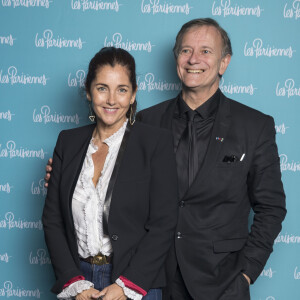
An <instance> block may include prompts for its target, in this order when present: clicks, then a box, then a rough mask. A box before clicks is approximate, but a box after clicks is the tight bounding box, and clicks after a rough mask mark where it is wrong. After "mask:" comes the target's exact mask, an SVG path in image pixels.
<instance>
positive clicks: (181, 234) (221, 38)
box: [137, 19, 286, 300]
mask: <svg viewBox="0 0 300 300" xmlns="http://www.w3.org/2000/svg"><path fill="white" fill-rule="evenodd" d="M173 51H174V55H175V58H176V62H177V73H178V76H179V78H180V80H181V81H182V92H181V93H180V94H179V95H178V96H177V97H176V98H174V99H171V100H168V101H165V102H162V103H160V104H158V105H155V106H153V107H150V108H148V109H145V110H143V111H141V112H140V113H139V114H138V116H137V119H138V120H140V121H142V122H145V123H149V124H151V125H155V126H160V127H164V128H168V129H170V130H171V131H172V132H173V135H174V150H175V152H176V159H177V169H178V179H179V186H178V192H179V197H180V202H179V217H178V224H177V232H176V238H175V243H174V248H173V249H172V250H171V253H170V255H169V259H168V262H167V264H168V270H169V274H168V287H167V289H166V291H165V295H164V299H172V300H182V299H184V300H189V299H195V300H246V299H250V293H249V284H250V283H253V282H254V281H255V280H256V278H257V277H258V276H259V274H260V273H261V271H262V270H263V267H264V265H265V264H266V261H267V259H268V257H269V255H270V253H271V252H272V246H273V242H274V239H275V238H276V236H277V235H278V233H279V232H280V230H281V223H282V221H283V219H284V217H285V214H286V209H285V195H284V191H283V186H282V182H281V174H280V167H279V158H278V152H277V146H276V143H275V130H274V121H273V119H272V118H271V117H270V116H267V115H264V114H262V113H260V112H258V111H256V110H254V109H251V108H249V107H247V106H245V105H242V104H240V103H237V102H235V101H233V100H230V99H228V98H226V97H225V96H224V95H223V94H222V92H221V91H220V90H219V81H220V78H221V76H222V75H223V74H224V72H225V71H226V68H227V66H228V65H229V62H230V59H231V56H232V50H231V43H230V39H229V37H228V35H227V33H226V32H225V31H224V30H223V29H222V28H221V27H220V26H219V24H218V23H217V22H216V21H214V20H212V19H195V20H192V21H190V22H188V23H186V24H184V25H183V26H182V28H181V30H180V31H179V33H178V35H177V37H176V43H175V46H174V49H173ZM250 208H252V209H253V211H254V219H253V224H252V226H251V229H250V232H249V230H248V217H249V213H250Z"/></svg>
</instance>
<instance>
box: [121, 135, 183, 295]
mask: <svg viewBox="0 0 300 300" xmlns="http://www.w3.org/2000/svg"><path fill="white" fill-rule="evenodd" d="M161 132H162V134H161V135H160V137H159V140H158V142H157V145H156V148H155V151H154V153H153V155H152V159H151V179H150V187H149V193H150V194H149V206H150V211H149V217H148V220H147V222H146V224H145V228H146V230H147V233H146V234H145V235H144V237H143V238H142V240H141V241H140V243H139V245H138V247H137V250H136V252H135V254H134V255H133V257H132V259H131V261H130V263H129V265H128V267H127V268H126V269H125V271H124V272H123V274H122V275H123V276H124V277H126V278H127V279H129V280H130V281H131V282H133V283H135V284H136V285H138V286H139V287H141V288H143V289H144V290H146V291H148V290H149V289H150V288H151V287H152V283H153V281H154V279H155V278H156V276H157V274H158V272H161V270H162V269H163V267H164V263H165V260H166V257H167V254H168V251H169V249H170V246H171V243H172V241H173V240H174V231H175V227H176V223H177V212H178V211H177V205H178V200H177V197H178V192H177V170H176V163H175V155H174V152H173V137H172V134H171V133H170V132H168V131H166V130H163V131H161Z"/></svg>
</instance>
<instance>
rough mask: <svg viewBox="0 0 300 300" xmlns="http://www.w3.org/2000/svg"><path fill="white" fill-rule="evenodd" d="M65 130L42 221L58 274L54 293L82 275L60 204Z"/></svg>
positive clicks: (58, 147)
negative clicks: (74, 256) (68, 239)
mask: <svg viewBox="0 0 300 300" xmlns="http://www.w3.org/2000/svg"><path fill="white" fill-rule="evenodd" d="M62 144H63V132H61V133H60V135H59V137H58V140H57V143H56V147H55V149H54V153H53V164H52V172H51V178H50V181H49V187H48V191H47V196H46V200H45V206H44V210H43V216H42V222H43V226H44V235H45V241H46V244H47V247H48V251H49V254H50V258H51V262H52V266H53V269H54V273H55V276H56V283H55V284H54V286H53V287H52V291H53V292H54V293H59V292H61V290H62V288H63V285H64V284H65V283H67V282H68V281H69V280H70V279H71V278H73V277H76V276H79V275H82V273H81V272H80V270H79V269H78V267H77V265H76V263H75V261H74V259H73V257H72V254H71V251H70V247H69V244H68V241H67V235H66V227H65V222H64V217H63V214H62V211H61V204H60V201H61V199H60V178H61V174H62V162H63V146H62Z"/></svg>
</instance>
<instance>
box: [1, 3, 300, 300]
mask: <svg viewBox="0 0 300 300" xmlns="http://www.w3.org/2000/svg"><path fill="white" fill-rule="evenodd" d="M198 17H211V18H214V19H216V20H217V21H218V22H219V23H220V24H221V26H223V27H224V28H225V30H227V31H228V33H229V35H230V37H231V41H232V46H233V53H234V54H233V57H232V60H231V62H230V65H229V68H228V69H227V72H226V73H225V75H224V76H223V78H222V80H221V82H220V88H221V90H222V91H223V92H224V93H225V94H226V95H227V96H228V97H230V98H233V99H235V100H238V101H240V102H242V103H244V104H246V105H248V106H251V107H253V108H256V109H258V110H261V111H263V112H264V113H266V114H269V115H272V116H273V117H274V119H275V124H276V132H277V143H278V147H279V154H280V163H281V170H282V178H283V182H284V186H285V191H286V195H287V209H288V214H287V217H286V220H285V221H284V223H283V228H282V231H281V233H280V234H279V235H278V237H277V238H276V240H275V245H274V252H273V254H272V255H271V257H270V259H269V261H268V263H267V265H266V266H265V268H264V270H263V272H262V273H261V276H260V277H259V278H258V280H257V282H256V283H255V284H254V285H253V286H252V287H251V299H253V300H296V299H300V219H299V212H300V199H299V186H300V134H299V132H300V122H299V112H300V76H299V66H300V0H278V1H272V0H264V1H261V0H251V1H250V0H244V1H242V0H216V1H204V0H168V1H164V0H115V1H113V0H106V1H102V0H94V1H91V0H90V1H89V0H52V1H50V0H0V298H1V299H2V298H3V299H6V298H9V299H20V298H22V299H23V298H24V299H45V300H48V299H49V300H50V299H55V298H56V296H55V295H54V294H52V293H51V292H50V291H49V290H50V288H51V286H52V284H53V283H54V275H53V271H52V267H51V261H50V259H49V255H48V252H47V249H46V245H45V242H44V237H43V229H42V223H41V214H42V209H43V205H44V200H45V195H46V189H45V188H44V186H43V185H44V180H43V177H44V169H45V165H46V162H47V160H48V158H49V157H51V156H52V152H53V148H54V145H55V142H56V139H57V136H58V133H59V132H60V131H61V130H62V129H68V128H73V127H77V126H82V125H86V124H88V123H89V120H88V106H87V101H86V99H85V95H84V92H83V85H84V79H85V76H86V71H87V66H88V63H89V61H90V59H91V58H92V57H93V55H94V54H95V53H96V52H97V51H98V50H99V49H100V48H102V47H103V46H115V47H122V48H124V49H126V50H128V51H130V53H131V54H132V55H133V56H134V57H135V59H136V63H137V76H138V95H137V100H138V109H139V110H140V109H143V108H146V107H149V106H151V105H154V104H156V103H159V102H161V101H163V100H166V99H169V98H171V97H174V96H175V95H176V94H177V93H178V92H179V91H180V82H179V80H178V78H177V75H176V67H175V62H174V58H173V54H172V47H173V44H174V41H175V36H176V34H177V32H178V31H179V29H180V28H181V26H182V24H184V23H185V22H187V21H189V20H191V19H194V18H198ZM57 246H58V247H59V245H57ZM208 300H209V299H208Z"/></svg>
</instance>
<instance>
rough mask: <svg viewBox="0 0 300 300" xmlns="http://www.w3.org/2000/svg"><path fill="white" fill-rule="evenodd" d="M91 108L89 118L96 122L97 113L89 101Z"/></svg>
mask: <svg viewBox="0 0 300 300" xmlns="http://www.w3.org/2000/svg"><path fill="white" fill-rule="evenodd" d="M89 108H90V113H89V119H90V121H91V122H95V114H94V112H93V110H92V106H91V103H89Z"/></svg>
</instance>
